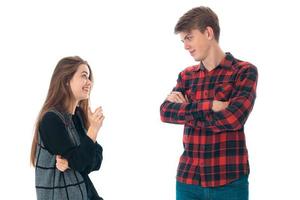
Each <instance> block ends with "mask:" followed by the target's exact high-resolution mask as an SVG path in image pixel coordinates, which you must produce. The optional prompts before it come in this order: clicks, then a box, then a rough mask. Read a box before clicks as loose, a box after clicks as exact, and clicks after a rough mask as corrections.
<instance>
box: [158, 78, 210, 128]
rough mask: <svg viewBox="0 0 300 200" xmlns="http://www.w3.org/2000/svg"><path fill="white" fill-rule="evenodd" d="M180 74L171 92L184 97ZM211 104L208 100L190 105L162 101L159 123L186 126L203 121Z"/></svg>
mask: <svg viewBox="0 0 300 200" xmlns="http://www.w3.org/2000/svg"><path fill="white" fill-rule="evenodd" d="M183 73H184V72H181V73H180V74H179V76H178V79H177V84H176V86H175V87H174V88H173V91H178V92H181V93H182V94H183V95H185V89H184V85H183V80H182V74H183ZM211 107H212V102H211V101H209V100H202V101H200V102H192V103H172V102H170V101H167V100H166V101H164V102H163V103H162V105H161V106H160V117H161V121H163V122H167V123H174V124H186V123H187V122H188V121H194V120H196V119H199V118H201V119H203V118H204V115H205V114H206V112H207V111H209V110H211Z"/></svg>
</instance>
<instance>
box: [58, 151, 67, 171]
mask: <svg viewBox="0 0 300 200" xmlns="http://www.w3.org/2000/svg"><path fill="white" fill-rule="evenodd" d="M56 168H57V169H58V170H59V171H61V172H64V171H66V170H67V169H69V163H68V161H67V159H64V158H63V157H61V156H60V155H57V156H56Z"/></svg>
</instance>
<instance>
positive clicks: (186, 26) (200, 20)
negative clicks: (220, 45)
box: [174, 6, 220, 42]
mask: <svg viewBox="0 0 300 200" xmlns="http://www.w3.org/2000/svg"><path fill="white" fill-rule="evenodd" d="M208 26H209V27H211V28H212V29H213V31H214V36H215V39H216V41H217V42H218V41H219V36H220V26H219V19H218V16H217V15H216V13H214V12H213V11H212V10H211V9H210V8H208V7H204V6H200V7H196V8H193V9H191V10H189V11H188V12H187V13H185V14H184V15H183V16H182V17H180V19H179V20H178V22H177V24H176V26H175V29H174V32H175V33H176V34H177V33H179V32H190V31H191V30H192V29H198V30H199V31H200V32H202V33H203V32H204V31H205V29H206V28H207V27H208Z"/></svg>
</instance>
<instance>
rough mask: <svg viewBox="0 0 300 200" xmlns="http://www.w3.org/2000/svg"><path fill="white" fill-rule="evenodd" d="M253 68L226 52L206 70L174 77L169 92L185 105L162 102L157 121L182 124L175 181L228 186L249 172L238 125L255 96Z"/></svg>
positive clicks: (192, 70)
mask: <svg viewBox="0 0 300 200" xmlns="http://www.w3.org/2000/svg"><path fill="white" fill-rule="evenodd" d="M257 77H258V73H257V69H256V67H255V66H254V65H252V64H250V63H248V62H244V61H240V60H237V59H235V58H234V57H233V56H232V55H231V54H230V53H226V56H225V58H224V59H223V60H222V61H221V63H220V64H219V65H218V66H217V67H216V68H214V69H213V70H211V71H207V70H206V69H205V67H204V66H203V65H202V64H200V65H196V66H191V67H188V68H186V69H185V70H184V71H182V72H181V73H180V74H179V77H178V80H177V85H176V87H175V88H174V89H173V91H179V92H181V93H182V94H183V95H187V97H188V99H189V103H172V102H170V101H165V102H164V103H163V104H162V105H161V107H160V115H161V120H162V121H163V122H168V123H175V124H184V135H183V146H184V152H183V154H182V155H181V157H180V161H179V165H178V170H177V181H179V182H183V183H186V184H196V185H201V186H202V187H217V186H221V185H225V184H228V183H229V182H232V181H233V180H236V179H238V178H240V176H242V175H247V174H249V164H248V153H247V148H246V142H245V134H244V124H245V122H246V120H247V118H248V116H249V113H250V112H251V110H252V108H253V105H254V100H255V97H256V84H257ZM213 100H219V101H229V105H228V107H227V108H226V109H225V110H222V111H220V112H213V111H212V101H213Z"/></svg>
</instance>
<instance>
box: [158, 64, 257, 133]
mask: <svg viewBox="0 0 300 200" xmlns="http://www.w3.org/2000/svg"><path fill="white" fill-rule="evenodd" d="M257 76H258V75H257V70H256V68H255V67H254V66H252V65H251V66H249V67H246V68H244V69H242V70H241V71H240V72H239V74H238V76H237V79H236V82H235V87H234V91H233V93H232V97H231V99H230V100H229V102H221V101H217V100H201V101H198V102H188V99H187V98H186V96H183V94H182V92H179V91H183V88H182V87H180V86H181V85H183V84H182V83H181V81H182V79H181V78H179V81H178V82H177V86H176V87H175V90H176V91H173V92H171V94H169V95H168V96H167V98H166V100H165V101H164V102H163V104H162V105H161V107H160V114H161V120H162V121H163V122H167V123H175V124H187V125H190V126H194V127H198V128H206V129H210V130H211V131H213V132H221V131H230V130H239V129H241V128H242V127H243V125H244V123H245V122H246V120H247V118H248V116H249V114H250V112H251V110H252V108H253V105H254V101H255V97H256V84H257Z"/></svg>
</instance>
